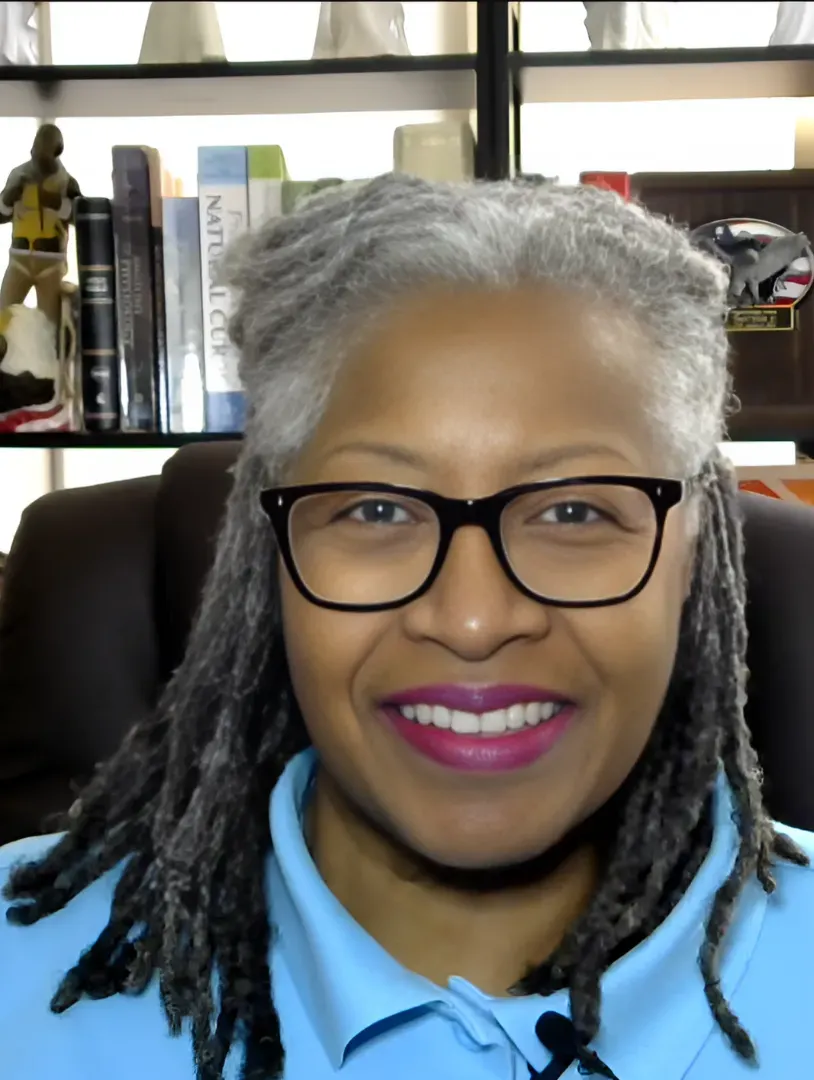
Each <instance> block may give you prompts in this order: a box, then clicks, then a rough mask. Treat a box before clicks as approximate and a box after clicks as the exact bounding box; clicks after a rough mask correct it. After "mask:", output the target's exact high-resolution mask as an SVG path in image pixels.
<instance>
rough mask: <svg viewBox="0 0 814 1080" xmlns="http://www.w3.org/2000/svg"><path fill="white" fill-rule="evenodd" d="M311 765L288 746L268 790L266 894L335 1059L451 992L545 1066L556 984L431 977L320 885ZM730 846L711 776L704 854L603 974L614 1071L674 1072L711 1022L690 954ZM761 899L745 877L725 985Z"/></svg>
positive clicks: (743, 951)
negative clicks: (310, 819) (659, 917)
mask: <svg viewBox="0 0 814 1080" xmlns="http://www.w3.org/2000/svg"><path fill="white" fill-rule="evenodd" d="M315 765H316V756H315V754H314V752H313V750H306V751H304V752H303V753H302V754H299V755H297V757H295V758H294V759H293V760H292V761H291V762H290V763H289V764H288V766H287V767H286V769H285V771H284V773H283V775H282V777H281V778H280V780H279V781H278V783H277V785H276V787H275V789H274V792H273V793H272V798H271V808H270V815H271V836H272V844H273V851H274V853H273V856H272V858H271V859H270V860H269V893H270V899H271V912H272V918H273V921H274V923H275V926H276V927H277V928H278V930H279V934H278V935H277V940H278V941H279V947H280V949H281V950H282V952H283V955H284V957H285V959H286V962H287V967H288V968H289V970H290V971H291V973H292V976H293V977H294V979H295V983H296V986H297V989H298V992H299V994H300V996H301V997H302V1000H303V1003H304V1005H305V1008H306V1010H307V1011H308V1014H309V1015H310V1017H311V1018H312V1020H313V1023H314V1026H315V1030H316V1033H317V1035H318V1037H319V1039H320V1040H321V1042H322V1045H323V1047H324V1049H325V1051H326V1053H327V1055H328V1057H329V1059H330V1061H331V1062H332V1064H333V1066H334V1068H339V1067H340V1065H341V1063H342V1061H343V1058H344V1055H345V1051H346V1048H347V1047H348V1044H349V1043H350V1042H351V1041H352V1040H353V1039H354V1038H355V1037H356V1036H358V1035H360V1034H361V1033H363V1032H364V1031H365V1030H366V1029H367V1028H369V1027H371V1026H372V1025H374V1024H376V1023H378V1022H380V1021H382V1020H385V1019H392V1018H395V1017H398V1016H399V1015H402V1014H405V1013H409V1012H412V1011H413V1010H415V1009H422V1008H426V1007H428V1006H432V1005H433V1004H436V1003H447V1004H449V1003H450V999H451V998H452V997H453V996H457V997H458V998H461V997H463V998H464V999H466V1000H468V1001H469V1002H470V1003H471V1004H472V1005H473V1006H475V1007H476V1009H478V1010H480V1011H482V1012H483V1013H488V1014H491V1016H492V1017H493V1018H494V1020H496V1021H497V1023H498V1024H499V1025H500V1027H502V1028H503V1030H504V1031H505V1032H506V1035H507V1036H508V1037H509V1039H510V1040H511V1041H512V1042H513V1043H514V1044H515V1046H516V1047H517V1049H518V1050H519V1052H520V1053H521V1054H522V1055H523V1057H524V1058H525V1059H526V1060H527V1061H529V1062H530V1063H531V1064H532V1065H533V1066H534V1067H535V1068H536V1069H538V1070H540V1069H542V1068H544V1067H545V1065H546V1064H547V1063H548V1060H549V1056H548V1054H547V1052H546V1051H545V1049H544V1048H543V1047H541V1045H540V1043H539V1041H538V1039H537V1036H536V1035H535V1032H534V1027H535V1024H536V1022H537V1018H538V1017H539V1016H540V1014H541V1013H542V1012H546V1011H548V1010H552V1011H556V1012H560V1013H562V1014H563V1015H570V1010H569V1004H568V995H567V992H565V991H560V992H558V993H556V994H552V995H550V996H548V997H540V996H538V995H533V996H531V997H524V998H493V997H490V996H489V995H487V994H483V993H481V991H479V990H477V989H476V988H475V987H473V986H471V984H469V983H468V982H466V981H465V980H463V979H457V978H453V979H451V980H450V984H449V988H445V987H439V986H436V985H435V984H434V983H432V982H430V981H429V980H428V979H425V978H423V977H422V976H420V975H416V974H414V973H413V972H410V971H408V970H407V969H406V968H404V967H402V965H401V964H399V963H398V961H396V960H394V959H393V957H391V956H390V955H389V954H388V953H387V952H386V951H385V950H384V949H383V948H382V946H381V945H379V944H378V942H376V941H375V940H374V939H373V938H372V937H371V936H370V935H369V934H368V933H367V932H366V931H365V930H364V929H363V928H362V927H361V926H360V925H359V924H358V923H357V922H356V921H355V920H354V919H353V918H352V917H351V916H350V915H349V914H348V912H347V911H346V910H345V909H344V908H343V907H342V905H341V904H340V903H339V901H338V900H337V899H336V898H335V897H334V895H333V894H332V893H331V892H330V890H329V889H328V887H327V886H326V885H325V883H324V881H323V880H322V878H321V877H320V875H319V872H318V870H317V868H316V866H315V864H314V862H313V860H312V859H311V856H310V854H309V852H308V849H307V847H306V844H305V839H304V836H303V812H304V807H305V805H306V804H307V800H308V796H309V792H310V788H311V783H312V780H313V777H314V772H315ZM737 845H738V836H737V830H736V828H735V825H734V822H733V801H732V795H731V791H730V789H729V786H728V784H727V782H726V780H725V778H724V777H723V775H721V777H720V778H719V780H718V783H717V785H716V789H715V793H714V833H713V840H712V844H711V846H710V850H709V852H708V854H707V857H706V859H705V860H704V863H703V864H702V866H701V868H700V869H699V871H698V873H697V874H696V876H695V878H694V879H693V881H692V883H691V884H690V886H689V888H688V890H687V892H686V893H685V895H684V896H683V897H682V899H681V900H680V901H679V903H678V904H677V905H676V907H675V908H674V909H673V911H672V912H671V914H670V915H669V916H668V918H667V919H665V921H664V922H663V923H662V924H661V926H659V927H658V929H657V930H656V931H655V932H654V933H653V934H651V935H650V937H649V938H647V940H645V941H644V942H642V943H641V944H640V945H638V946H637V947H636V948H634V949H632V950H631V951H630V952H629V953H627V954H626V955H625V956H623V957H622V958H621V959H620V960H618V961H617V962H616V963H615V964H613V965H612V967H611V968H609V969H608V971H607V972H606V973H605V976H604V977H603V980H602V1028H601V1031H600V1033H599V1035H598V1036H597V1038H596V1039H595V1040H594V1041H593V1042H592V1044H591V1046H592V1048H593V1049H594V1050H596V1052H597V1053H598V1054H599V1055H600V1057H601V1058H603V1060H605V1061H607V1063H608V1065H610V1067H611V1068H612V1069H613V1070H614V1072H615V1073H616V1074H617V1075H618V1076H620V1077H623V1078H624V1080H651V1077H652V1068H653V1063H654V1060H656V1061H658V1062H659V1068H660V1071H659V1076H660V1077H662V1078H663V1080H671V1078H673V1077H675V1078H676V1080H677V1078H678V1077H681V1076H682V1075H683V1074H684V1072H685V1071H686V1069H687V1068H688V1067H689V1065H690V1063H691V1062H692V1060H693V1058H694V1057H695V1055H696V1054H697V1053H698V1051H699V1049H700V1047H701V1045H702V1044H703V1042H704V1041H705V1039H706V1038H707V1037H708V1035H709V1034H710V1032H711V1030H712V1028H713V1026H714V1021H713V1018H712V1015H711V1013H710V1010H709V1006H708V1005H707V1002H706V998H705V996H704V990H703V983H702V978H701V974H700V971H699V969H698V962H697V958H698V953H699V950H700V947H701V944H702V941H703V937H704V924H705V920H706V916H707V914H708V912H709V909H710V905H711V904H712V901H713V898H714V896H715V893H716V891H717V889H718V887H719V886H720V884H721V882H722V880H723V879H724V878H725V877H726V875H727V874H728V873H729V871H730V870H731V868H732V865H733V863H734V859H735V855H736V853H737ZM765 908H766V897H765V894H764V893H763V891H762V890H761V889H760V887H759V885H758V884H757V882H756V881H753V882H750V884H749V885H748V886H747V889H746V891H745V893H744V896H743V897H742V899H741V902H740V904H739V905H738V911H737V916H736V919H735V921H734V923H733V925H732V927H731V928H730V930H729V931H728V935H727V948H726V952H725V957H724V961H723V964H722V969H721V982H722V989H723V990H724V993H725V994H726V995H727V996H730V995H731V994H732V993H733V991H734V989H735V988H736V987H737V985H738V983H739V981H740V979H741V978H742V976H743V974H744V972H745V970H746V966H747V964H748V960H749V957H750V956H751V954H752V952H753V950H754V947H755V943H756V941H757V937H758V934H759V932H760V927H761V924H762V920H763V916H764V913H765ZM359 972H364V975H365V977H364V979H360V978H358V974H359ZM648 1048H649V1049H648Z"/></svg>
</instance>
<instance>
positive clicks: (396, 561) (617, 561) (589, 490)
mask: <svg viewBox="0 0 814 1080" xmlns="http://www.w3.org/2000/svg"><path fill="white" fill-rule="evenodd" d="M687 486H688V484H687V481H683V480H668V479H657V478H653V477H642V476H584V477H578V478H575V479H564V480H548V481H545V482H543V483H537V484H524V485H522V486H519V487H512V488H508V489H506V490H505V491H499V492H497V493H496V494H494V495H488V496H486V497H485V498H481V499H450V498H447V497H446V496H444V495H438V494H437V493H436V492H434V491H421V490H417V489H415V488H409V487H402V486H398V485H394V484H370V483H358V484H311V485H301V486H297V487H279V488H269V489H268V490H266V491H263V492H262V494H261V496H260V499H261V503H262V506H263V509H264V510H265V512H266V514H267V515H268V517H269V519H270V520H271V524H272V526H273V528H274V532H275V534H276V537H277V543H278V545H279V549H280V553H281V555H282V557H283V560H284V561H285V565H286V567H287V568H288V571H289V573H290V575H291V577H292V579H293V581H294V583H295V585H296V586H297V588H298V589H299V590H300V592H301V593H302V595H303V596H305V597H306V598H307V599H308V600H310V601H312V602H313V603H314V604H318V605H319V606H321V607H325V608H331V609H334V610H338V611H382V610H385V609H387V608H394V607H399V606H401V605H403V604H409V603H410V602H411V601H413V600H416V599H417V598H418V597H419V596H422V595H423V594H424V593H425V592H427V590H428V589H429V588H430V587H431V586H432V584H433V582H434V581H435V579H436V577H437V576H438V574H439V573H440V571H441V567H442V566H443V564H444V559H445V558H446V555H447V552H448V551H449V547H450V544H451V543H452V538H453V537H454V535H455V533H456V531H457V530H458V529H460V528H463V527H465V526H474V527H477V528H481V529H483V530H484V531H485V532H486V534H487V536H488V537H489V540H490V541H491V544H492V548H493V550H494V553H495V556H496V558H497V560H498V562H499V563H500V565H501V566H502V568H503V570H504V572H505V573H506V575H507V576H508V577H509V579H510V580H511V581H512V583H513V584H514V585H515V586H516V587H517V588H518V589H519V590H520V591H521V592H522V593H524V594H525V595H527V596H530V597H532V598H533V599H535V600H539V601H541V602H542V603H545V604H550V605H553V606H556V607H602V606H605V605H608V604H620V603H622V602H623V601H625V600H629V599H631V598H632V597H634V596H636V594H637V593H639V592H641V590H642V589H643V588H644V587H645V585H646V584H647V582H648V580H649V579H650V576H651V575H652V573H653V569H654V568H655V565H656V561H657V560H658V557H659V551H660V549H661V543H662V537H663V535H664V523H665V520H666V517H667V513H668V511H669V510H670V508H671V507H673V506H676V505H677V504H678V503H679V502H681V500H682V499H683V498H684V496H685V494H686V490H687Z"/></svg>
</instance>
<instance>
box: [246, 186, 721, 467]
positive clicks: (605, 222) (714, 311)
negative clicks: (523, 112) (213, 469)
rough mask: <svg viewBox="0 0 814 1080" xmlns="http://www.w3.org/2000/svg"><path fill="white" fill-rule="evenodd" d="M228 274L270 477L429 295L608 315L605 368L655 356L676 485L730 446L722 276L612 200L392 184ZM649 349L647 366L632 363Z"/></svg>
mask: <svg viewBox="0 0 814 1080" xmlns="http://www.w3.org/2000/svg"><path fill="white" fill-rule="evenodd" d="M385 222H386V228H384V227H383V225H384V223H385ZM225 270H226V276H227V279H228V281H229V282H230V284H231V286H232V288H233V290H234V292H235V295H236V300H237V308H236V313H235V315H234V318H233V321H232V335H233V338H234V340H235V342H236V343H237V345H238V346H239V347H240V349H241V354H242V365H241V374H242V378H243V381H244V383H245V385H246V387H247V390H248V394H249V399H250V401H251V403H252V411H251V418H250V421H249V424H248V428H247V433H246V436H247V444H246V454H247V455H252V454H258V455H260V456H261V457H262V458H263V459H264V460H266V461H267V462H268V463H269V466H270V468H271V469H272V471H273V472H274V471H276V470H277V469H279V468H280V467H281V466H283V465H284V463H285V462H286V461H287V460H288V459H289V458H290V457H291V456H292V455H295V454H296V452H297V450H298V449H299V448H300V447H301V446H302V444H303V443H304V442H305V441H306V440H307V439H308V436H309V434H310V433H311V432H312V431H313V429H314V427H315V425H316V424H317V422H318V420H319V417H320V413H321V411H322V409H323V408H324V406H325V403H326V401H327V398H328V396H329V394H330V387H331V380H332V378H333V377H334V375H335V373H336V371H337V368H338V366H339V364H340V363H341V361H342V357H343V353H346V352H347V349H348V348H349V347H351V346H352V344H353V341H354V338H355V337H356V336H357V335H358V334H360V333H362V332H363V331H364V327H365V326H366V325H367V324H369V322H370V321H371V319H372V318H373V317H375V315H376V313H377V312H379V311H383V310H386V308H387V306H388V305H389V304H391V303H392V302H393V300H394V298H395V297H397V296H398V295H400V294H401V293H403V292H405V291H407V290H410V289H412V288H420V287H426V286H427V284H428V283H432V282H438V283H443V284H445V285H451V286H453V287H464V288H466V287H481V288H487V289H512V288H515V287H517V286H518V285H523V284H534V283H536V282H540V283H543V282H556V283H558V284H560V285H563V286H566V287H572V288H576V289H579V290H580V291H581V292H583V293H585V294H586V296H587V297H589V298H593V299H595V300H596V301H598V302H600V303H601V304H602V305H603V307H604V313H603V315H602V316H601V317H600V318H599V319H598V320H596V321H597V323H598V327H599V328H600V330H602V331H604V332H603V337H604V338H605V344H606V346H607V352H608V359H609V362H613V361H615V362H617V363H619V364H620V365H624V366H625V367H626V368H627V369H630V368H631V366H632V364H633V363H637V364H639V366H640V368H642V356H643V355H644V356H646V367H643V369H642V370H641V371H639V372H635V374H637V375H638V376H639V377H640V378H641V379H642V381H643V382H644V383H645V384H646V386H647V389H648V391H649V393H648V396H647V397H648V403H649V412H650V417H651V419H652V422H653V424H654V426H655V428H656V430H657V432H658V434H659V436H660V437H661V439H662V441H663V443H664V448H665V451H666V454H667V456H668V459H669V461H670V462H671V463H672V465H673V468H674V470H682V471H686V472H687V474H688V475H693V474H695V473H696V472H698V470H699V469H700V467H701V464H702V463H703V462H704V461H705V460H706V459H707V458H708V457H709V456H710V454H711V453H712V452H713V451H714V449H715V445H716V443H717V442H718V441H719V440H720V439H721V438H722V436H723V426H724V405H725V402H726V400H727V396H728V393H729V390H730V380H729V375H728V371H727V341H726V334H725V331H724V315H725V311H726V290H727V283H728V277H727V274H726V271H725V269H724V268H723V266H722V265H721V264H720V263H718V262H717V261H716V260H714V259H713V258H712V257H710V256H708V255H706V254H704V253H702V252H701V251H700V250H698V249H697V248H696V247H694V246H693V245H692V244H691V243H690V240H689V237H688V236H687V234H686V233H684V232H681V231H679V230H678V229H676V228H674V227H672V226H671V225H669V224H668V223H667V222H666V221H665V220H664V219H662V218H658V217H655V216H654V215H652V214H648V213H646V212H645V211H644V210H642V209H641V208H640V207H639V206H637V205H636V204H634V203H624V202H622V200H621V199H620V198H619V197H618V196H616V195H614V194H612V193H610V192H606V191H600V190H598V189H596V188H593V187H576V188H566V187H558V186H555V185H553V184H550V185H540V184H534V183H529V182H527V183H515V182H509V181H507V182H503V183H488V184H486V183H485V184H478V183H476V184H441V183H428V182H426V181H422V180H418V179H414V178H411V177H408V176H399V175H388V176H384V177H380V178H379V179H377V180H374V181H371V182H370V183H368V184H365V185H364V186H362V187H359V186H357V185H349V186H348V189H347V190H346V189H339V190H338V191H337V190H336V189H334V190H331V191H329V192H327V193H324V194H321V195H318V196H315V197H314V198H313V199H312V200H311V201H310V203H309V204H306V206H305V207H304V208H303V209H302V210H301V212H300V213H298V214H296V215H294V216H292V217H289V218H282V219H277V220H275V221H273V222H272V223H271V224H270V225H268V226H266V228H264V229H262V230H260V231H259V232H257V233H254V234H249V235H248V236H247V237H246V238H245V239H244V241H243V242H242V243H240V244H238V245H237V246H236V247H235V248H234V249H233V251H232V253H231V255H230V256H229V257H228V259H227V262H226V264H225ZM637 339H638V340H639V341H641V340H642V339H643V342H644V344H645V345H646V350H645V349H641V348H638V349H631V345H633V344H636V343H637ZM634 354H635V356H634Z"/></svg>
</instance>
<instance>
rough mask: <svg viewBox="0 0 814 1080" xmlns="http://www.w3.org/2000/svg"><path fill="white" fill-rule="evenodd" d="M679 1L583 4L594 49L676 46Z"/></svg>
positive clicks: (602, 0)
mask: <svg viewBox="0 0 814 1080" xmlns="http://www.w3.org/2000/svg"><path fill="white" fill-rule="evenodd" d="M677 6H678V5H677V4H676V3H675V0H671V2H667V3H634V4H630V3H616V2H609V0H594V2H590V3H589V2H586V3H584V4H583V7H584V8H585V29H586V30H587V31H588V40H589V41H590V43H591V48H592V49H664V48H667V47H668V46H670V45H672V44H673V41H672V38H673V36H674V35H673V33H672V29H673V28H672V19H673V13H674V11H675V9H676V8H677Z"/></svg>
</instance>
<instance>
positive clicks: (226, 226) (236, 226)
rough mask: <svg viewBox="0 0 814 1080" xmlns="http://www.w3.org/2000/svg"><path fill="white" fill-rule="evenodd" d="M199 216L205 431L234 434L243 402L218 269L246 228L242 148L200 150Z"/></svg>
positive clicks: (228, 308)
mask: <svg viewBox="0 0 814 1080" xmlns="http://www.w3.org/2000/svg"><path fill="white" fill-rule="evenodd" d="M198 212H199V220H200V236H201V281H202V291H203V325H204V378H205V395H206V396H205V414H206V415H205V421H206V430H207V431H222V432H239V431H242V430H243V428H244V426H245V419H246V401H245V396H244V393H243V387H242V385H241V382H240V374H239V357H238V353H237V350H236V349H235V348H234V346H233V345H232V343H231V341H230V340H229V333H228V324H229V318H230V316H231V303H230V298H229V295H228V291H227V289H226V288H225V287H224V285H223V284H222V282H221V281H220V277H219V272H218V270H219V264H220V260H221V257H222V256H223V253H224V251H225V249H226V247H227V246H228V245H229V244H230V243H231V241H232V240H234V239H235V238H236V237H237V236H239V235H240V233H242V232H243V231H244V230H245V229H246V228H247V227H248V218H249V196H248V169H247V160H246V147H245V146H202V147H199V149H198Z"/></svg>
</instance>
